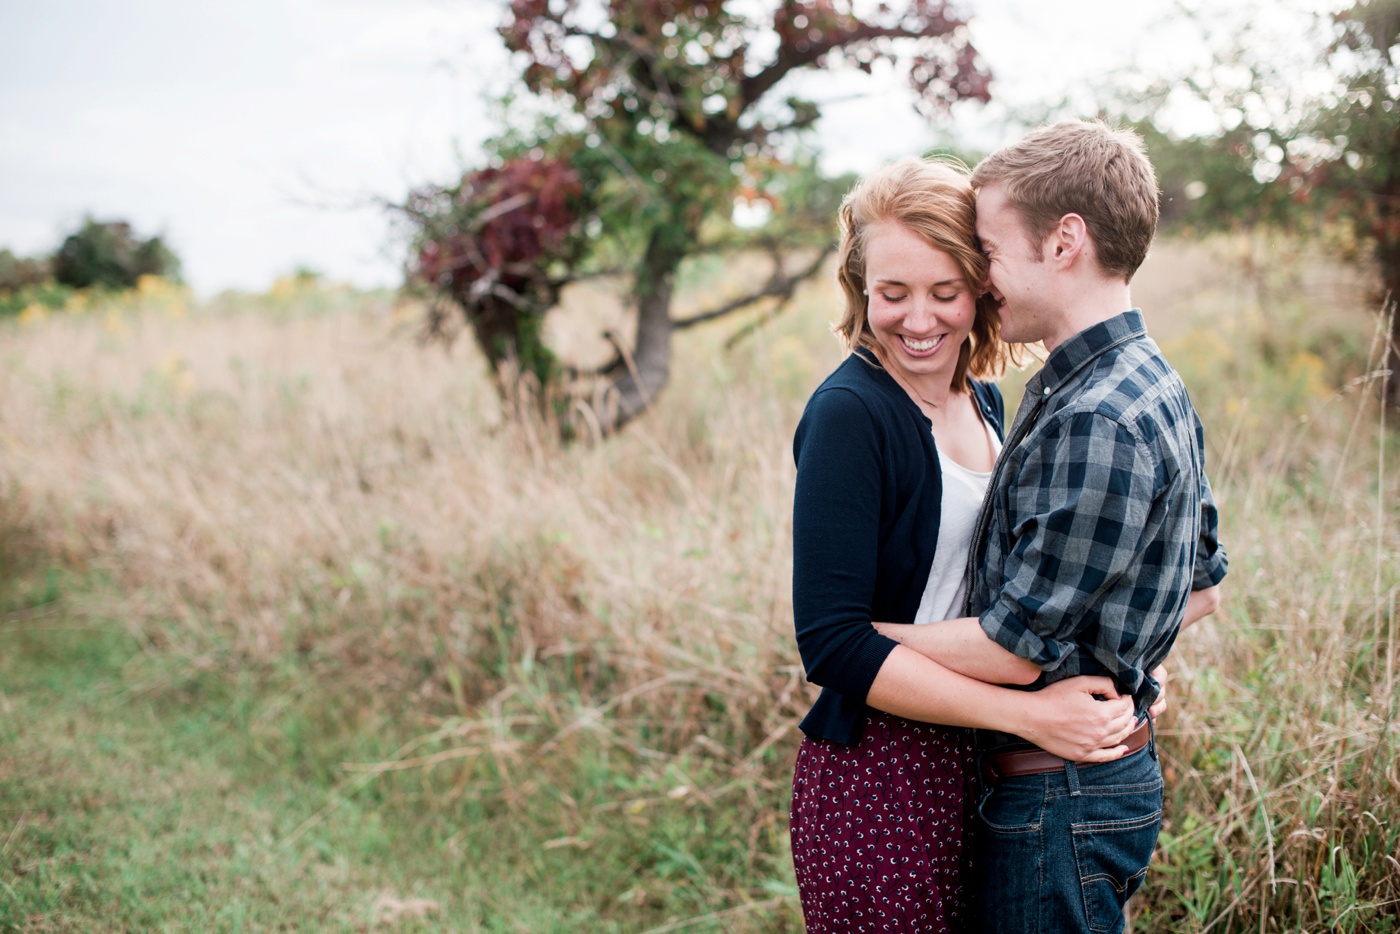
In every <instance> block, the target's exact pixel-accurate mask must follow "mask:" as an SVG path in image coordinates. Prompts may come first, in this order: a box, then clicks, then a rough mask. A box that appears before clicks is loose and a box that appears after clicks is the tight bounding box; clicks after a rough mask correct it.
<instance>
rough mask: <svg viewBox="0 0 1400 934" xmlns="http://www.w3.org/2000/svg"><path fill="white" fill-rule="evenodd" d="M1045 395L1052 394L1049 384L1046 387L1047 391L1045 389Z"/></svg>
mask: <svg viewBox="0 0 1400 934" xmlns="http://www.w3.org/2000/svg"><path fill="white" fill-rule="evenodd" d="M1043 395H1047V396H1048V395H1050V387H1049V386H1046V387H1045V391H1044V393H1043Z"/></svg>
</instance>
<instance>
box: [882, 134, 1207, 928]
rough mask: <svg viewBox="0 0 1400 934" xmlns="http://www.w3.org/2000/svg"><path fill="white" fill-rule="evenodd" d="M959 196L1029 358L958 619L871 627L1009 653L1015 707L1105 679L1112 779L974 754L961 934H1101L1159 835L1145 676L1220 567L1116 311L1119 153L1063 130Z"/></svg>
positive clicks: (1172, 425)
mask: <svg viewBox="0 0 1400 934" xmlns="http://www.w3.org/2000/svg"><path fill="white" fill-rule="evenodd" d="M972 183H973V185H974V186H976V187H977V189H978V192H977V233H978V236H979V238H980V239H981V241H982V248H983V250H984V252H985V253H986V254H987V257H988V259H989V261H990V274H989V275H990V280H991V282H990V285H991V293H992V296H993V298H995V299H996V300H997V302H998V303H999V305H1000V308H999V314H1000V317H1001V333H1002V336H1003V337H1004V338H1006V339H1007V340H1009V341H1015V342H1035V341H1040V342H1042V343H1043V344H1044V345H1045V348H1046V350H1048V351H1049V357H1048V358H1047V359H1046V361H1045V366H1044V368H1043V369H1042V370H1041V371H1040V372H1039V373H1037V374H1036V375H1035V376H1033V377H1032V378H1031V380H1030V382H1029V383H1028V384H1027V386H1026V392H1025V396H1024V397H1023V399H1022V401H1021V407H1020V411H1019V412H1018V413H1017V415H1016V420H1015V422H1014V423H1013V424H1012V426H1011V430H1010V432H1009V433H1008V435H1007V439H1006V443H1005V446H1004V447H1003V449H1002V454H1001V457H1000V458H999V459H998V461H997V465H996V469H995V471H994V473H993V476H992V480H991V483H990V486H989V487H988V490H987V498H986V500H985V502H984V503H983V507H982V514H981V517H980V518H979V520H978V524H977V529H976V531H975V533H974V536H973V542H972V549H971V552H970V554H969V558H968V603H967V607H966V609H967V612H968V613H969V614H971V615H970V616H968V617H964V618H962V619H958V620H948V621H945V622H942V623H938V624H936V625H933V626H896V625H891V624H885V623H877V624H875V626H876V629H877V630H879V631H880V632H882V633H884V634H885V635H888V636H890V637H891V638H893V639H895V640H896V641H899V642H902V643H904V644H905V645H907V646H908V647H910V648H913V649H915V650H916V651H918V652H920V653H921V654H924V655H927V656H929V657H930V658H933V659H934V660H935V661H939V662H941V663H942V664H944V665H947V666H949V667H952V668H955V669H957V670H961V671H966V672H972V671H975V670H977V668H976V666H975V662H976V661H977V660H978V659H982V660H984V661H986V660H987V659H988V657H989V656H990V658H992V659H998V658H1002V657H1004V656H1005V654H1006V653H1010V654H1012V655H1014V656H1017V657H1018V658H1019V659H1024V660H1026V661H1029V662H1030V663H1033V668H1034V669H1038V670H1039V676H1038V677H1036V676H1035V675H1034V674H1033V673H1032V674H1031V675H1030V676H1029V677H1028V678H1026V679H1025V680H1026V681H1030V680H1031V678H1034V682H1033V683H1032V684H1031V685H1030V686H1031V687H1032V688H1035V687H1043V686H1045V685H1046V684H1049V683H1052V682H1055V681H1059V680H1061V679H1063V678H1068V677H1070V676H1072V675H1079V674H1089V675H1107V676H1109V677H1111V678H1112V679H1113V681H1114V683H1115V684H1116V686H1117V689H1118V690H1119V691H1120V692H1121V693H1122V694H1123V695H1130V696H1131V697H1132V699H1133V706H1134V707H1135V709H1136V712H1137V714H1138V723H1137V724H1136V725H1135V726H1134V725H1132V724H1128V725H1126V726H1125V731H1124V734H1123V738H1122V741H1121V742H1119V743H1118V744H1117V745H1115V746H1113V748H1112V750H1111V751H1110V750H1107V749H1106V750H1102V751H1101V752H1102V753H1103V754H1104V755H1108V756H1117V755H1118V754H1119V753H1122V757H1121V758H1116V759H1114V760H1113V761H1109V762H1102V757H1099V758H1100V762H1101V764H1096V765H1092V766H1090V765H1085V764H1083V763H1080V764H1076V763H1074V762H1069V761H1067V760H1064V759H1060V758H1057V757H1056V756H1053V755H1051V754H1050V753H1048V752H1046V751H1044V750H1042V749H1039V748H1037V747H1035V746H1034V745H1032V744H1031V742H1027V740H1028V739H1029V740H1032V741H1033V740H1034V739H1035V737H1024V738H1023V737H1016V736H1009V735H1003V734H992V735H983V736H982V737H981V741H982V742H981V744H982V746H983V750H984V751H983V752H982V755H981V762H982V772H983V778H984V780H985V786H986V788H985V794H984V796H983V799H982V801H981V806H980V811H981V814H982V817H983V823H984V825H985V826H984V827H983V830H982V833H981V834H980V836H981V839H982V853H981V855H980V858H979V860H978V863H977V869H976V872H975V879H974V881H973V890H974V893H975V900H974V904H975V905H977V906H978V908H979V910H980V911H981V912H982V913H983V918H982V923H981V925H980V926H979V927H978V930H980V931H989V932H994V934H996V932H1016V934H1023V932H1035V931H1040V932H1052V931H1053V932H1069V931H1086V932H1088V931H1092V932H1094V934H1103V932H1117V931H1120V930H1121V929H1122V927H1123V908H1124V905H1125V904H1126V902H1127V900H1128V898H1129V897H1130V896H1131V895H1132V894H1133V893H1134V892H1135V891H1136V890H1137V888H1138V886H1139V885H1141V883H1142V879H1143V877H1144V875H1145V874H1146V872H1147V864H1148V861H1149V860H1150V858H1151V856H1152V850H1153V848H1154V847H1155V845H1156V841H1157V831H1158V829H1159V827H1160V824H1161V806H1162V776H1161V770H1160V768H1159V766H1158V763H1157V752H1156V746H1155V743H1154V741H1153V736H1152V726H1151V721H1150V718H1149V717H1148V716H1147V711H1148V709H1149V708H1150V707H1151V705H1152V703H1153V701H1154V700H1155V699H1156V698H1157V697H1158V695H1159V694H1160V692H1161V685H1159V684H1158V683H1157V681H1156V679H1155V678H1154V677H1153V676H1152V671H1153V669H1154V668H1155V667H1156V666H1157V665H1159V664H1160V663H1161V662H1162V660H1163V659H1164V658H1166V655H1167V652H1168V650H1170V648H1171V646H1172V643H1173V641H1175V639H1176V635H1177V632H1178V631H1179V630H1180V627H1181V626H1182V625H1184V624H1185V623H1189V622H1191V621H1194V620H1195V619H1198V618H1200V617H1201V616H1204V615H1206V614H1207V613H1209V612H1212V611H1213V610H1214V608H1215V604H1216V601H1217V600H1218V590H1217V585H1218V584H1219V582H1220V580H1221V579H1222V578H1223V577H1224V576H1225V570H1226V559H1225V552H1224V550H1223V549H1221V548H1220V547H1219V544H1218V542H1217V538H1216V532H1217V519H1216V513H1215V506H1214V503H1213V502H1212V500H1211V496H1210V486H1209V484H1208V482H1207V481H1206V475H1205V461H1204V456H1203V446H1204V442H1203V438H1202V432H1201V426H1200V421H1199V419H1198V418H1197V417H1196V412H1195V410H1194V408H1192V406H1191V401H1190V399H1189V398H1187V395H1186V389H1185V387H1184V386H1183V385H1182V383H1181V379H1180V377H1178V376H1177V374H1176V372H1175V371H1174V370H1173V369H1172V368H1171V367H1170V366H1169V365H1168V364H1167V362H1166V360H1164V359H1163V358H1162V354H1161V351H1159V350H1158V349H1157V345H1156V344H1154V343H1153V342H1152V341H1151V340H1150V339H1149V338H1148V336H1147V332H1146V330H1145V329H1144V327H1143V320H1142V315H1141V313H1140V312H1139V311H1137V310H1136V309H1133V307H1132V301H1131V299H1130V297H1129V290H1128V282H1129V280H1130V279H1131V278H1132V275H1133V273H1135V272H1136V271H1137V268H1138V266H1140V265H1141V264H1142V261H1143V260H1144V259H1145V258H1146V256H1147V248H1148V246H1149V245H1150V244H1151V242H1152V236H1153V234H1154V232H1155V230H1156V226H1157V181H1156V177H1155V174H1154V172H1153V171H1152V165H1151V163H1149V162H1148V161H1147V157H1146V155H1145V154H1144V152H1143V149H1142V143H1141V140H1139V139H1138V138H1137V137H1136V136H1134V135H1132V134H1131V133H1124V132H1115V131H1112V130H1110V129H1108V128H1107V127H1105V126H1104V125H1102V124H1099V123H1086V122H1078V121H1071V122H1066V123H1059V124H1056V125H1055V126H1052V127H1046V128H1043V129H1041V130H1037V131H1035V132H1033V133H1031V134H1030V135H1028V136H1026V137H1025V138H1024V139H1022V140H1021V141H1020V142H1018V143H1016V144H1014V145H1012V146H1008V147H1006V148H1004V149H1001V150H999V151H997V152H996V153H993V154H992V155H991V156H989V157H988V158H987V159H985V160H984V161H983V162H982V163H981V164H980V165H978V167H977V168H976V170H974V172H973V175H972ZM877 686H878V684H877ZM1129 731H1131V732H1129Z"/></svg>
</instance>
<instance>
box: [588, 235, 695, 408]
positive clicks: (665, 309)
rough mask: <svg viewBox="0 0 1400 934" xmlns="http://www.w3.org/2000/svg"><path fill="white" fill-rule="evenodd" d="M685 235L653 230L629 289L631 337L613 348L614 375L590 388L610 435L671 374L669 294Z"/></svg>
mask: <svg viewBox="0 0 1400 934" xmlns="http://www.w3.org/2000/svg"><path fill="white" fill-rule="evenodd" d="M689 242H690V236H689V235H686V236H684V237H677V236H676V233H675V232H674V231H669V230H666V229H657V230H653V231H652V234H651V238H650V240H649V241H648V242H647V248H646V252H645V253H644V254H643V256H642V262H641V265H640V266H638V268H637V278H636V282H635V284H634V285H633V289H632V294H633V295H634V296H635V297H636V300H637V332H636V340H635V342H634V344H633V348H632V350H631V351H630V352H627V351H625V350H623V349H622V348H619V355H620V357H621V361H620V362H619V364H618V365H617V367H616V372H617V375H615V376H614V377H613V378H612V379H611V381H609V382H606V383H604V384H603V385H602V386H600V387H599V389H598V390H597V391H596V392H595V393H594V398H593V410H594V415H595V416H596V418H597V420H598V427H599V429H600V430H601V431H602V432H603V434H605V435H607V434H611V433H613V432H615V431H617V430H618V429H619V428H621V427H622V426H623V425H625V424H627V423H628V422H630V421H631V420H632V419H634V418H636V417H637V416H638V415H640V414H642V413H643V412H645V411H646V410H647V408H649V407H650V406H651V404H652V403H653V402H655V401H656V397H657V396H658V395H660V394H661V390H663V389H665V388H666V383H667V381H668V380H669V379H670V377H671V331H672V321H671V294H672V291H673V289H674V288H675V279H676V270H677V269H678V268H679V267H680V264H681V260H682V259H684V257H685V252H686V251H685V244H687V243H689Z"/></svg>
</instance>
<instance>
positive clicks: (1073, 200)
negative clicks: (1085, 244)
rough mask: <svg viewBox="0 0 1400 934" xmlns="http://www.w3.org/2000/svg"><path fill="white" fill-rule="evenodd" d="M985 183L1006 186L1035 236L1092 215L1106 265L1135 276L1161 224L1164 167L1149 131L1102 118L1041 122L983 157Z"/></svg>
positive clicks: (979, 182)
mask: <svg viewBox="0 0 1400 934" xmlns="http://www.w3.org/2000/svg"><path fill="white" fill-rule="evenodd" d="M972 184H973V185H974V186H975V187H977V188H985V187H988V186H991V185H997V186H1000V187H1001V190H1002V193H1003V194H1004V195H1005V196H1006V200H1007V203H1009V204H1010V205H1011V206H1012V207H1013V208H1015V209H1016V210H1017V211H1018V212H1019V213H1020V215H1021V218H1022V220H1023V221H1024V222H1025V224H1026V230H1027V232H1028V233H1029V234H1030V235H1031V238H1032V240H1033V241H1034V242H1035V243H1040V242H1042V241H1043V240H1044V239H1045V236H1046V235H1047V234H1048V233H1049V232H1050V231H1051V229H1053V228H1054V226H1055V225H1056V224H1058V223H1059V222H1060V218H1062V217H1064V216H1065V215H1066V214H1078V215H1079V216H1080V217H1082V218H1084V223H1085V224H1086V225H1087V226H1088V228H1089V236H1090V237H1092V238H1093V241H1094V250H1095V253H1096V255H1097V256H1098V260H1099V266H1100V268H1102V269H1103V271H1104V273H1105V274H1107V275H1110V276H1122V277H1123V278H1124V279H1131V278H1132V277H1133V274H1134V273H1135V272H1137V270H1138V267H1139V266H1141V265H1142V261H1143V260H1144V259H1146V258H1147V250H1148V248H1149V247H1150V246H1151V245H1152V236H1153V234H1155V233H1156V231H1157V215H1158V210H1159V209H1158V189H1157V175H1156V173H1155V172H1153V170H1152V163H1151V162H1149V161H1148V159H1147V152H1146V150H1145V149H1144V147H1143V143H1142V137H1140V136H1138V135H1137V134H1136V133H1134V132H1133V131H1132V130H1115V129H1112V128H1110V127H1108V126H1107V125H1105V124H1104V123H1101V122H1099V121H1097V120H1095V121H1089V120H1065V121H1062V122H1060V123H1056V124H1054V125H1053V126H1047V127H1041V128H1040V129H1038V130H1034V131H1032V132H1030V133H1028V134H1026V135H1025V136H1024V137H1022V138H1021V139H1020V140H1019V141H1018V142H1015V143H1012V144H1011V145H1010V146H1005V147H1003V148H1001V149H998V150H997V151H996V152H994V153H992V154H991V155H990V156H988V157H987V158H985V159H983V160H982V161H981V162H980V163H979V164H978V165H977V168H976V169H974V170H973V172H972Z"/></svg>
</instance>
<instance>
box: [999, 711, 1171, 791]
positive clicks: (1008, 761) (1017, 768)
mask: <svg viewBox="0 0 1400 934" xmlns="http://www.w3.org/2000/svg"><path fill="white" fill-rule="evenodd" d="M1151 738H1152V726H1151V724H1150V723H1149V722H1148V720H1147V718H1146V717H1144V718H1143V721H1142V723H1141V724H1140V725H1139V726H1138V728H1137V729H1135V730H1133V732H1132V733H1130V734H1128V738H1127V739H1126V740H1124V744H1125V745H1126V746H1127V747H1128V751H1127V752H1125V753H1124V754H1123V755H1125V756H1130V755H1132V754H1133V753H1135V752H1137V751H1138V750H1139V749H1141V748H1142V747H1144V746H1146V745H1147V741H1148V740H1149V739H1151ZM1064 767H1065V760H1064V759H1061V758H1060V757H1059V756H1055V755H1051V754H1050V753H1048V752H1046V751H1045V750H1044V749H1041V748H1040V747H1038V746H1031V747H1030V748H1027V749H1013V750H1011V751H1009V752H988V753H984V754H983V755H982V778H983V779H985V780H986V782H987V784H989V785H995V784H996V783H997V782H998V781H1000V780H1001V779H1003V778H1015V777H1017V776H1018V775H1039V774H1040V773H1042V772H1058V771H1059V770H1060V769H1063V768H1064Z"/></svg>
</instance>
